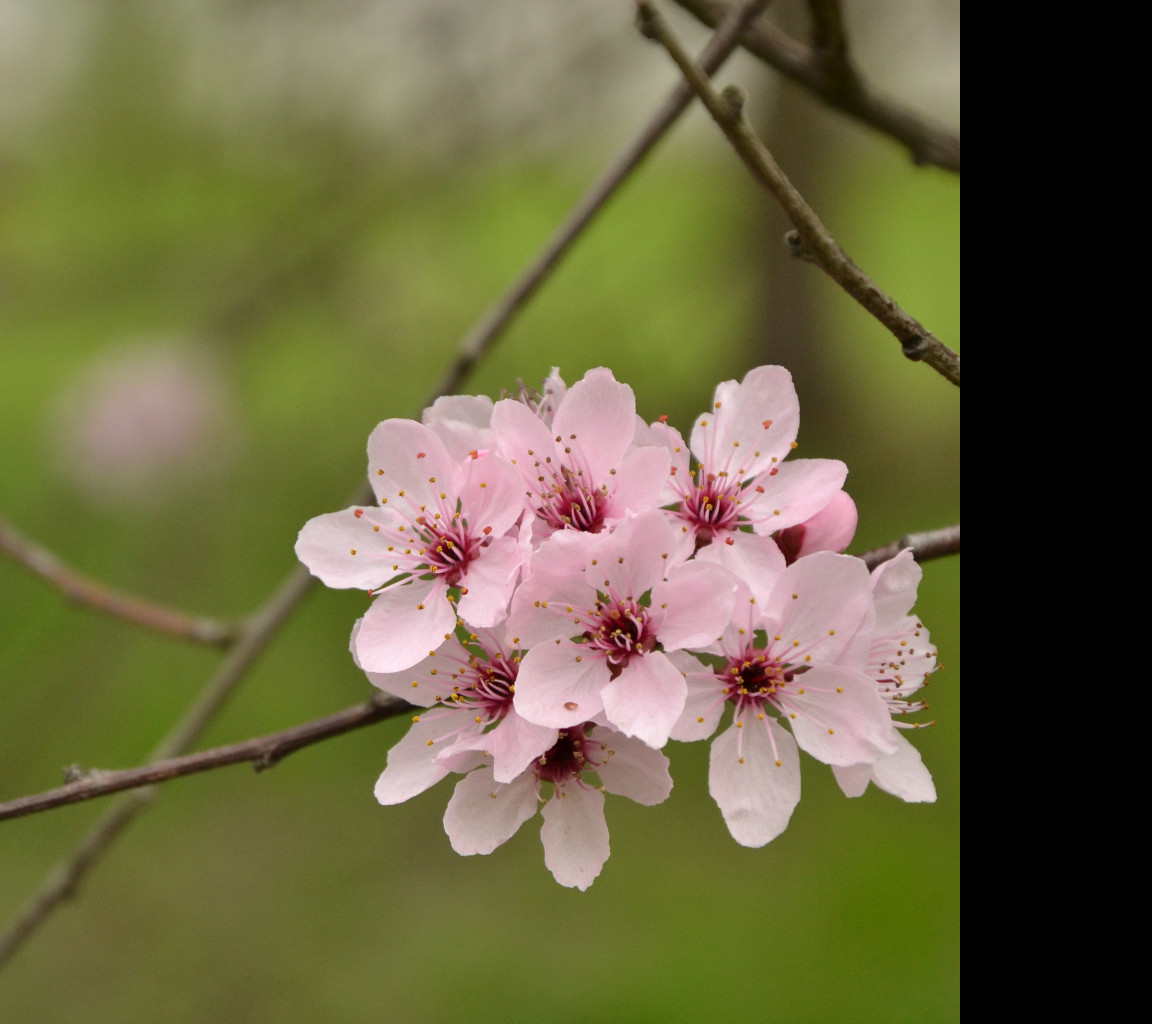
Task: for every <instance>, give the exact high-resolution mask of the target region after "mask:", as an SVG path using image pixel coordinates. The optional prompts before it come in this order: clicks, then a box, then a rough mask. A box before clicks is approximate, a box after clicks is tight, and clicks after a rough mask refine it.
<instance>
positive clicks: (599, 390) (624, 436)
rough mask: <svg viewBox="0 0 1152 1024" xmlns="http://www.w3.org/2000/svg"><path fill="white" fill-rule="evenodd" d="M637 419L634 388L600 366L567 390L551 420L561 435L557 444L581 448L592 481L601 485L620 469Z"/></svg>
mask: <svg viewBox="0 0 1152 1024" xmlns="http://www.w3.org/2000/svg"><path fill="white" fill-rule="evenodd" d="M635 420H636V396H635V394H633V392H632V389H631V388H630V387H629V386H628V385H627V384H621V383H620V382H619V381H617V380H616V378H615V377H614V376H612V371H611V370H609V369H606V368H605V367H603V366H601V367H598V368H597V369H595V370H589V371H588V372H587V373H586V374H585V375H584V378H583V379H582V380H578V381H577V382H576V383H575V384H573V385H572V387H570V388H569V389H568V394H566V395H565V396H564V400H563V401H562V402H561V403H560V407H559V408H558V409H557V410H556V415H555V417H554V418H553V420H552V434H553V436H554V437H559V438H561V440H560V441H558V442H556V443H557V444H559V445H561V446H563V447H574V448H578V449H579V451H580V454H581V455H582V456H583V458H584V461H585V462H586V463H587V468H588V469H590V470H591V473H592V481H591V482H592V483H593V484H594V485H595V486H600V485H601V484H606V483H608V482H609V480H610V478H611V474H612V472H613V471H614V470H618V469H619V468H620V463H621V460H622V459H623V458H624V453H625V452H626V451H627V450H628V446H629V445H630V444H631V443H632V435H633V434H634V433H635V429H636V427H635Z"/></svg>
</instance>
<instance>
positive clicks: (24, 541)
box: [0, 517, 240, 647]
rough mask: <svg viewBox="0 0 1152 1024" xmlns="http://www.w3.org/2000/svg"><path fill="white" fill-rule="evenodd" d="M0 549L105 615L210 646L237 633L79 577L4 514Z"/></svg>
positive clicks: (231, 625) (230, 627) (215, 621)
mask: <svg viewBox="0 0 1152 1024" xmlns="http://www.w3.org/2000/svg"><path fill="white" fill-rule="evenodd" d="M0 551H3V552H4V554H6V555H8V556H9V557H10V558H11V559H12V560H13V561H15V562H18V563H19V564H20V565H22V566H24V568H26V569H28V570H30V571H31V572H33V573H35V574H36V575H37V576H39V577H40V578H41V579H43V580H45V581H47V583H48V584H49V585H50V586H52V587H53V588H55V589H56V590H58V591H60V593H61V594H63V595H64V596H65V597H66V598H68V599H69V600H70V601H76V602H78V603H79V604H83V605H87V606H88V607H89V608H94V609H95V610H96V611H99V612H103V613H104V614H105V615H111V616H113V617H115V618H118V619H127V620H128V621H129V622H134V623H136V624H137V625H140V626H146V627H147V628H149V629H155V630H158V631H159V632H161V633H167V634H169V635H170V636H177V637H180V638H181V639H183V640H195V641H197V642H198V643H202V644H208V645H210V646H212V647H227V646H228V645H229V644H231V643H232V642H233V641H235V639H236V637H237V636H238V635H239V633H240V627H239V625H236V624H234V623H229V622H221V621H220V620H218V619H210V618H204V617H199V616H192V615H187V614H185V613H184V612H178V611H176V610H174V609H172V608H164V607H161V606H160V605H158V604H153V603H152V602H150V601H146V600H144V599H143V598H140V597H134V596H133V595H131V594H125V593H124V592H123V591H119V590H114V589H113V588H112V587H109V586H106V585H105V584H103V583H99V582H97V581H96V580H94V579H91V578H90V577H87V576H82V575H81V574H80V573H78V572H76V571H75V570H74V569H70V568H69V567H68V566H67V565H65V564H64V563H63V562H62V561H60V559H59V558H57V557H56V556H55V555H54V554H52V552H51V551H49V550H48V549H47V548H44V547H41V546H40V545H39V544H37V543H36V542H35V541H33V540H31V539H29V538H28V537H25V536H24V535H23V534H22V533H20V531H19V530H17V529H16V528H15V527H14V526H12V524H11V523H9V522H8V521H7V520H5V519H4V518H3V517H0Z"/></svg>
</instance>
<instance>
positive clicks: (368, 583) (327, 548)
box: [296, 508, 397, 590]
mask: <svg viewBox="0 0 1152 1024" xmlns="http://www.w3.org/2000/svg"><path fill="white" fill-rule="evenodd" d="M378 515H379V513H378V512H377V511H376V510H375V509H368V510H365V509H363V508H346V509H344V511H342V512H329V513H326V514H325V515H322V516H316V518H314V519H309V520H308V522H306V523H305V524H304V528H303V529H302V530H301V531H300V535H299V536H298V537H297V538H296V557H297V558H299V559H300V561H301V562H303V563H304V564H305V565H306V566H308V571H309V572H310V573H312V575H313V576H315V577H317V579H319V580H320V581H321V582H322V583H323V584H324V585H325V586H326V587H335V588H337V589H344V588H350V587H354V588H356V589H357V590H372V589H374V588H376V587H380V586H383V585H384V584H385V583H387V582H388V581H389V580H390V579H392V577H393V576H395V575H397V568H396V564H395V563H396V558H395V556H394V555H392V554H389V552H388V551H387V549H386V546H385V545H384V544H383V543H381V542H380V539H379V535H378V534H376V533H375V532H374V531H373V529H372V527H373V525H375V519H376V517H377V516H378Z"/></svg>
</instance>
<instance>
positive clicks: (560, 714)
mask: <svg viewBox="0 0 1152 1024" xmlns="http://www.w3.org/2000/svg"><path fill="white" fill-rule="evenodd" d="M587 654H588V651H587V648H586V647H584V646H583V645H579V644H571V643H568V642H567V641H560V642H558V643H541V644H537V645H536V646H535V647H533V648H532V649H531V650H530V651H529V652H528V653H527V654H526V655H525V656H524V660H523V661H522V662H521V663H520V672H519V674H518V675H517V676H516V696H515V698H514V703H515V707H516V711H517V712H518V713H519V714H521V715H523V716H524V717H525V718H526V719H528V721H529V722H535V723H536V724H537V725H546V726H548V727H549V728H553V729H564V728H567V727H569V726H573V725H580V724H581V723H583V722H587V721H588V720H589V719H591V718H592V717H593V716H594V715H596V714H598V713H599V712H600V711H602V710H603V708H604V704H603V702H602V700H601V697H600V691H601V689H603V687H604V684H605V683H606V682H608V666H607V665H606V664H605V662H604V659H603V658H598V657H587ZM677 675H679V673H677ZM681 682H683V679H681Z"/></svg>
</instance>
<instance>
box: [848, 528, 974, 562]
mask: <svg viewBox="0 0 1152 1024" xmlns="http://www.w3.org/2000/svg"><path fill="white" fill-rule="evenodd" d="M905 548H911V549H912V557H913V558H915V559H916V561H917V562H927V561H929V560H930V559H933V558H943V557H944V556H945V555H958V554H960V524H959V523H957V524H956V525H955V526H942V527H941V528H940V529H939V530H925V531H924V532H923V533H906V534H904V536H903V537H901V538H900V539H899V540H894V541H893V542H892V543H891V544H885V545H884V546H883V547H882V548H873V549H872V550H871V551H865V552H864V554H862V555H860V556H859V557H860V558H862V559H864V561H865V562H867V563H868V568H869V569H875V568H876V566H878V565H880V564H881V563H883V562H887V561H888V560H889V559H890V558H895V557H896V556H897V555H898V554H900V552H901V551H903V550H904V549H905Z"/></svg>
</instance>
